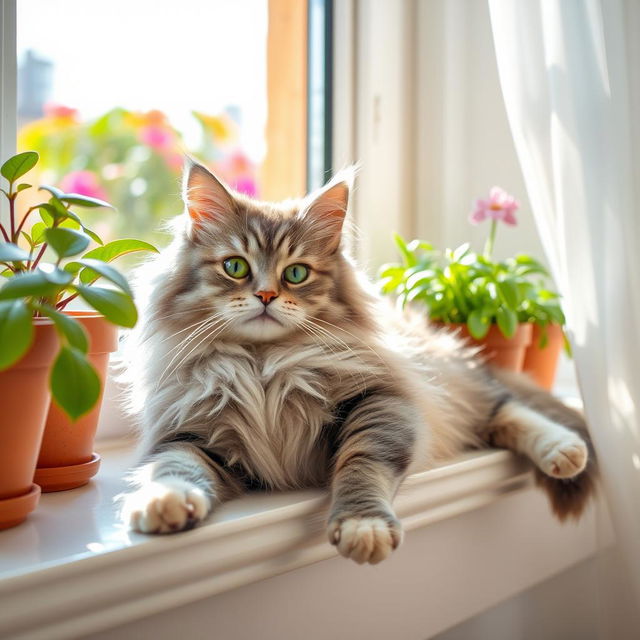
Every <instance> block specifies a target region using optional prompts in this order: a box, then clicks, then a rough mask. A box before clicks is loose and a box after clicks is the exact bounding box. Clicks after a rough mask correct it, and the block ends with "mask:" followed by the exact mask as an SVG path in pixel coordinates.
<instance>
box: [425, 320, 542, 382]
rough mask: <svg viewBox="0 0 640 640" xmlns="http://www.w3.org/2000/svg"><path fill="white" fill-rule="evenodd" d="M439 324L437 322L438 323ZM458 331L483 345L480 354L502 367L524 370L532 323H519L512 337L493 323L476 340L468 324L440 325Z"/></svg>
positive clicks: (511, 369)
mask: <svg viewBox="0 0 640 640" xmlns="http://www.w3.org/2000/svg"><path fill="white" fill-rule="evenodd" d="M436 326H437V324H436ZM440 326H444V327H447V328H449V329H450V330H452V331H456V332H457V333H458V335H459V336H460V337H461V338H465V339H466V341H467V342H468V343H469V344H471V345H473V346H479V347H482V351H481V352H480V356H481V357H482V358H483V359H484V360H485V361H486V362H489V363H491V364H493V365H495V366H497V367H500V368H501V369H508V370H509V371H522V365H523V364H524V357H525V352H526V350H527V347H528V346H529V344H531V333H532V329H531V325H530V324H528V323H522V324H519V325H518V328H517V329H516V332H515V334H514V335H513V337H511V338H505V337H504V336H503V335H502V333H501V331H500V329H499V328H498V325H496V324H492V325H491V327H490V328H489V332H488V333H487V335H486V336H485V337H484V338H482V340H476V339H475V338H474V337H472V336H471V334H470V333H469V330H468V329H467V325H466V324H461V323H455V324H444V325H440Z"/></svg>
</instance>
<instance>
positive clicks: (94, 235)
mask: <svg viewBox="0 0 640 640" xmlns="http://www.w3.org/2000/svg"><path fill="white" fill-rule="evenodd" d="M82 230H83V231H84V232H85V233H86V234H87V235H88V236H89V237H90V238H91V239H92V240H93V241H94V242H95V243H97V244H100V245H102V244H104V242H102V238H101V237H100V236H99V235H98V234H97V233H95V231H91V229H87V227H85V226H84V225H82Z"/></svg>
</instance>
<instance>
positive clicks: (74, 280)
mask: <svg viewBox="0 0 640 640" xmlns="http://www.w3.org/2000/svg"><path fill="white" fill-rule="evenodd" d="M37 162H38V154H37V153H35V152H33V151H27V152H24V153H20V154H18V155H16V156H14V157H12V158H10V159H9V160H7V161H6V162H5V163H4V164H3V165H2V167H0V174H1V175H2V177H4V178H5V179H6V181H7V182H8V189H7V190H4V189H2V193H3V194H4V197H5V198H6V199H7V201H8V205H9V206H8V209H9V223H8V225H7V226H4V225H0V234H1V237H2V241H1V242H0V267H1V270H0V275H2V281H1V284H0V354H1V355H0V376H2V379H1V383H0V403H1V406H2V407H3V419H2V422H1V423H0V469H2V471H1V472H0V526H2V525H3V523H4V524H5V525H6V524H9V525H11V524H15V523H16V519H17V521H20V520H22V519H24V517H26V515H27V514H28V513H29V512H30V511H31V510H32V509H33V508H34V507H35V504H36V503H37V495H35V494H37V493H39V489H36V488H34V485H33V484H32V481H33V474H34V468H35V466H36V464H35V463H36V460H37V458H38V455H39V449H40V444H41V440H42V433H43V428H44V425H45V419H46V417H47V414H48V412H49V392H51V395H52V396H53V406H55V407H56V408H55V409H54V411H53V412H54V413H55V412H57V411H58V410H61V411H62V412H64V414H66V416H68V418H69V420H70V421H73V422H75V421H77V420H78V419H79V418H81V417H82V416H85V415H86V414H88V413H89V412H90V411H91V410H92V409H93V408H94V407H95V406H96V404H97V403H98V400H99V398H100V395H101V388H102V384H101V375H100V373H99V372H98V371H96V368H95V366H94V364H92V356H91V355H90V354H89V352H90V344H91V342H92V341H93V334H92V333H91V330H89V331H87V329H86V328H85V326H86V323H84V318H85V317H87V316H86V315H83V314H81V316H82V317H80V316H79V315H78V314H77V313H75V312H69V311H67V309H66V307H67V305H68V304H69V303H70V302H71V301H72V300H74V299H76V298H79V299H82V300H83V301H84V302H85V303H86V304H87V305H88V306H89V307H90V308H91V309H93V310H94V311H95V316H101V317H103V318H104V319H106V321H108V322H109V323H112V324H113V325H118V326H123V327H132V326H134V325H135V323H136V321H137V311H136V308H135V304H134V302H133V298H132V295H131V290H130V288H129V285H128V283H127V281H126V279H125V278H124V277H123V276H122V275H121V274H120V273H119V272H118V271H117V270H116V269H114V268H113V267H112V266H111V265H110V264H109V262H111V260H113V259H115V258H116V257H118V256H119V255H122V254H123V253H128V252H131V251H141V250H144V251H155V249H154V247H152V246H151V245H149V244H147V243H144V242H141V241H138V240H119V241H115V242H111V243H108V244H105V245H103V244H102V241H101V239H100V238H99V237H98V236H97V235H96V234H95V233H94V232H92V231H91V230H90V229H87V228H86V227H85V226H84V225H83V224H82V222H81V220H80V218H79V217H78V216H77V214H76V213H74V212H73V211H72V210H71V207H72V206H73V207H75V206H81V207H98V206H99V207H103V206H109V205H108V204H107V203H106V202H103V201H100V200H96V199H93V198H87V197H85V196H81V195H78V194H69V193H64V192H62V191H60V190H58V189H55V188H53V187H41V189H44V190H46V191H47V192H48V197H47V198H46V199H45V201H43V202H39V203H37V204H35V205H32V206H30V207H28V208H27V209H26V211H24V212H22V214H21V215H20V214H19V213H18V211H17V206H16V204H17V200H18V199H19V197H20V194H21V193H22V192H23V191H26V190H27V189H31V188H32V186H31V185H30V184H27V183H19V182H18V181H19V178H21V177H22V176H23V175H24V174H26V173H27V172H28V171H29V170H31V169H32V168H33V167H34V166H35V165H36V164H37ZM36 212H37V213H38V214H39V216H40V220H39V221H38V222H36V223H35V224H33V225H32V226H31V227H30V229H29V231H28V232H27V231H26V230H25V229H26V223H27V222H28V221H30V218H31V217H32V216H34V215H35V214H36ZM92 240H93V241H94V242H95V243H96V244H97V245H98V246H97V247H96V248H95V249H93V250H91V251H89V252H88V253H85V250H86V249H87V248H88V246H89V244H90V243H91V241H92ZM80 254H82V256H81V257H79V256H80ZM47 256H51V261H45V258H46V257H47ZM99 278H104V279H106V280H109V281H110V282H111V283H112V284H113V285H115V287H116V289H113V288H106V287H102V286H93V285H94V283H95V282H96V281H97V280H98V279H99ZM101 321H103V320H101ZM83 325H84V326H83ZM52 341H53V342H52ZM51 342H52V344H53V347H52V346H51ZM43 344H46V345H48V346H47V348H46V349H45V351H46V353H47V358H44V356H43V357H40V354H41V352H42V349H44V347H42V346H41V345H43ZM114 344H115V341H114V340H112V342H111V345H112V346H114ZM94 362H95V359H94ZM35 369H37V372H38V375H37V376H35V374H34V370H35ZM25 371H26V372H28V375H27V373H25ZM32 374H33V375H32ZM102 375H103V376H104V374H102ZM79 426H81V425H80V424H79V423H76V424H74V425H73V427H74V428H76V427H79ZM27 434H29V437H28V438H27V437H26V435H27ZM23 435H24V436H25V442H23V441H22V436H23ZM18 439H19V440H20V442H21V444H20V445H17V444H16V440H18ZM27 439H28V441H29V442H28V443H26V440H27ZM53 439H54V440H55V439H56V436H54V437H53ZM16 447H18V448H19V449H20V450H21V451H22V453H23V455H22V456H21V463H20V464H21V465H22V466H21V467H20V469H21V471H20V472H19V473H18V472H17V471H16V472H15V473H14V472H13V471H11V469H10V467H11V466H12V465H13V464H14V462H15V463H16V464H17V463H18V461H17V460H14V458H15V457H16V456H15V451H16ZM18 478H19V479H18ZM25 478H28V482H27V481H26V480H25ZM26 495H31V496H34V497H33V499H32V501H31V502H30V503H29V504H28V505H27V504H26V502H27V500H26V498H24V496H26ZM21 496H22V499H21V500H17V501H16V498H20V497H21ZM15 504H18V507H16V508H17V511H16V513H13V515H12V513H10V512H11V510H12V509H13V506H15ZM7 505H8V506H7ZM5 507H6V509H5V511H6V513H4V515H3V508H5ZM14 516H15V517H14Z"/></svg>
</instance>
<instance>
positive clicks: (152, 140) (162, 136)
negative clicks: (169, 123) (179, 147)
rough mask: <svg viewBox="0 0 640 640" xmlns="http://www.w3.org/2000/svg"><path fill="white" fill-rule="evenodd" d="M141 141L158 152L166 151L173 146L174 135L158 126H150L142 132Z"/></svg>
mask: <svg viewBox="0 0 640 640" xmlns="http://www.w3.org/2000/svg"><path fill="white" fill-rule="evenodd" d="M139 135H140V140H141V142H144V144H146V145H149V146H150V147H153V148H154V149H156V150H157V151H164V150H165V149H167V148H169V147H171V146H172V144H173V134H172V132H171V131H168V130H167V129H165V128H163V127H159V126H158V125H157V124H150V125H148V126H146V127H143V128H142V129H141V130H140V134H139Z"/></svg>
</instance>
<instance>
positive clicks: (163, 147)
mask: <svg viewBox="0 0 640 640" xmlns="http://www.w3.org/2000/svg"><path fill="white" fill-rule="evenodd" d="M192 114H193V117H194V118H195V119H196V120H197V122H198V124H199V125H200V132H201V136H200V144H199V145H198V147H197V148H195V149H193V148H192V149H189V151H188V153H190V154H193V155H194V156H195V157H196V158H198V159H199V160H200V161H201V162H203V163H204V164H206V165H207V166H209V167H210V168H211V169H212V170H213V171H214V172H215V173H216V174H217V175H219V176H220V177H221V178H223V179H224V180H225V181H226V182H227V183H228V184H229V185H231V186H232V187H234V188H235V189H237V190H238V191H240V192H242V193H245V194H247V195H250V196H256V195H258V185H257V167H256V166H255V164H254V163H252V162H251V161H250V160H249V158H248V157H247V156H246V154H245V153H243V151H242V149H241V148H240V145H239V143H238V123H237V122H236V121H235V120H234V119H233V118H232V116H231V115H229V114H228V113H223V114H221V115H213V116H212V115H206V114H203V113H198V112H195V111H194V112H192ZM28 150H33V151H37V152H38V153H39V154H40V164H39V165H38V175H37V176H35V175H34V176H30V177H31V179H32V181H35V183H36V184H51V185H54V186H57V187H59V188H60V189H62V190H63V191H65V192H68V193H79V194H82V195H86V196H90V197H94V198H100V199H102V200H107V201H108V202H111V203H113V205H114V206H115V207H116V209H117V211H115V212H114V211H110V210H102V209H101V210H96V211H90V212H87V214H86V215H85V217H86V218H87V224H88V226H90V227H91V228H93V229H94V230H95V231H96V233H98V235H100V236H101V237H102V238H103V240H104V241H105V242H107V241H109V240H113V239H115V238H118V237H129V236H133V237H136V238H141V239H144V240H147V241H150V242H158V243H160V244H166V243H167V237H166V235H165V234H164V233H162V221H164V220H166V219H167V218H170V217H172V216H174V215H176V214H178V213H180V212H181V211H182V203H181V200H180V176H181V172H182V165H183V161H184V154H185V153H187V150H186V149H185V147H184V144H183V141H182V135H181V133H180V132H179V131H178V130H177V129H175V128H174V127H173V126H172V125H171V123H170V122H169V120H168V119H167V117H166V116H165V114H164V113H162V112H161V111H157V110H153V111H149V112H146V113H141V112H134V111H128V110H126V109H123V108H120V107H117V108H114V109H111V110H110V111H108V112H107V113H105V114H104V115H102V116H100V117H99V118H97V119H95V120H90V121H82V120H81V119H80V117H79V114H78V112H77V110H75V109H72V108H69V107H66V106H61V105H49V106H47V107H45V114H44V117H43V118H41V119H39V120H34V121H32V122H29V123H27V124H25V125H24V126H22V128H21V129H20V131H19V132H18V151H28ZM33 197H35V198H36V199H37V198H38V195H37V194H36V193H34V194H33Z"/></svg>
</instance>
